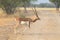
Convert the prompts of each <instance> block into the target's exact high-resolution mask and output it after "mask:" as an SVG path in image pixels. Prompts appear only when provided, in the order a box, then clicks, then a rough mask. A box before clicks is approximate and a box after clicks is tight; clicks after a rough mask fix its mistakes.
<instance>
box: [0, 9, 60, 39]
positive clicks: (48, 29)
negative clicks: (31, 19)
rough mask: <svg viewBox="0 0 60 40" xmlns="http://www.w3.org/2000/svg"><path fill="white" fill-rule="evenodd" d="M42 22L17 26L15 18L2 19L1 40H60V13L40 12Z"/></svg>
mask: <svg viewBox="0 0 60 40" xmlns="http://www.w3.org/2000/svg"><path fill="white" fill-rule="evenodd" d="M37 12H38V15H39V17H40V20H37V21H36V22H35V23H31V28H29V27H28V25H19V26H18V27H17V28H16V30H15V31H16V32H14V27H15V26H16V24H17V21H16V20H15V18H5V19H4V18H0V40H60V13H59V12H57V11H55V10H54V11H53V10H52V11H49V10H38V11H37Z"/></svg>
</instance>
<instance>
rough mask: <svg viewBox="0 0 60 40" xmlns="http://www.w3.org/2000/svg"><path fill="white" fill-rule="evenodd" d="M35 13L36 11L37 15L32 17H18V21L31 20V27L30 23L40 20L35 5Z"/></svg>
mask: <svg viewBox="0 0 60 40" xmlns="http://www.w3.org/2000/svg"><path fill="white" fill-rule="evenodd" d="M33 11H34V13H35V15H36V16H35V17H31V18H18V21H19V24H20V23H21V21H28V22H29V28H30V23H31V22H33V23H34V22H36V21H37V20H40V18H39V17H38V15H37V11H36V9H35V7H34V10H33Z"/></svg>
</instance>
